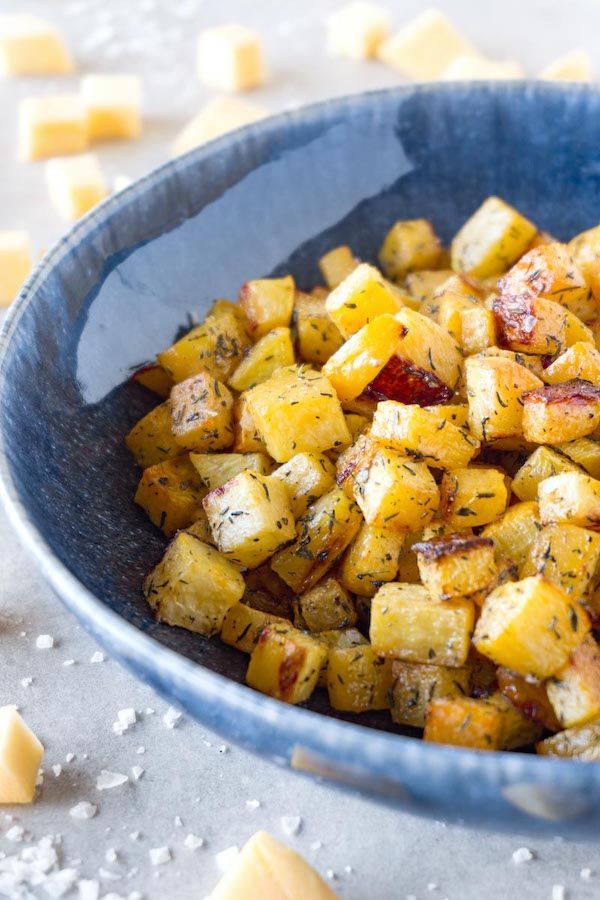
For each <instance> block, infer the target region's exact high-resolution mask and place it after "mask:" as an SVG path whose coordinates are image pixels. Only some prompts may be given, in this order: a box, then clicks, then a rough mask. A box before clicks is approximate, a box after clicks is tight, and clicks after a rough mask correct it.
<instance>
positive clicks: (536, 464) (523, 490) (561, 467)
mask: <svg viewBox="0 0 600 900" xmlns="http://www.w3.org/2000/svg"><path fill="white" fill-rule="evenodd" d="M561 472H581V469H580V468H579V466H577V465H576V464H575V463H574V462H572V461H571V460H570V459H569V458H568V457H566V456H564V455H563V454H562V453H559V452H558V451H556V450H553V449H552V447H538V448H537V449H536V450H534V451H533V453H532V454H531V456H530V457H529V458H528V459H527V460H525V462H524V463H523V465H522V466H521V468H520V469H519V470H518V472H517V473H516V474H515V477H514V478H513V481H512V485H511V487H512V492H513V494H516V496H517V497H518V498H519V500H537V495H538V486H539V485H540V484H541V482H542V481H545V479H546V478H550V477H551V476H552V475H559V474H560V473H561Z"/></svg>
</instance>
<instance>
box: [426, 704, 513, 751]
mask: <svg viewBox="0 0 600 900" xmlns="http://www.w3.org/2000/svg"><path fill="white" fill-rule="evenodd" d="M502 731H503V720H502V713H501V712H500V710H499V709H498V707H497V706H496V705H495V704H494V703H491V702H490V700H479V699H473V698H471V697H461V696H455V697H439V698H437V699H433V700H432V701H431V702H430V703H429V706H428V708H427V713H426V718H425V730H424V732H423V740H425V741H431V742H433V743H434V744H451V745H453V746H456V747H469V748H470V749H471V750H500V749H501V746H502Z"/></svg>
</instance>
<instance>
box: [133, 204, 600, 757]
mask: <svg viewBox="0 0 600 900" xmlns="http://www.w3.org/2000/svg"><path fill="white" fill-rule="evenodd" d="M319 263H320V268H321V271H322V274H323V280H324V283H325V284H324V286H318V287H315V288H313V289H312V290H311V291H310V292H309V293H306V292H304V291H301V290H299V289H298V287H297V286H296V284H295V282H294V280H293V278H292V277H290V276H287V277H284V278H268V279H259V280H255V281H249V282H247V283H246V284H245V285H243V287H242V288H241V291H240V296H239V301H238V302H237V303H232V302H229V301H227V300H217V301H216V302H215V303H214V305H213V307H212V309H211V310H210V312H209V314H208V316H207V318H206V319H205V321H204V322H203V323H202V324H201V325H198V326H196V327H194V328H192V329H191V331H190V332H189V333H188V334H186V335H185V336H184V337H183V338H181V339H180V340H178V341H177V342H176V343H175V344H173V345H172V346H171V347H169V348H168V349H166V350H164V351H163V352H162V353H159V354H158V357H157V359H156V361H155V362H154V363H152V364H151V365H149V366H146V367H145V368H144V369H142V370H140V371H139V372H137V373H136V374H135V376H134V379H135V380H136V381H137V382H138V383H139V384H140V385H143V386H144V387H146V388H148V389H150V390H151V391H154V393H155V394H158V395H159V396H161V397H162V398H163V402H162V403H161V404H160V405H158V406H156V408H155V409H153V410H152V411H151V412H150V413H148V415H146V416H145V417H144V418H143V419H142V420H141V421H139V422H138V423H137V424H136V425H135V426H134V427H133V428H132V430H131V431H130V432H129V434H128V435H127V438H126V441H127V445H128V447H129V449H130V450H131V452H132V453H133V454H134V456H135V458H136V460H137V462H138V463H139V465H140V466H141V467H142V469H143V474H142V477H141V480H140V482H139V486H138V489H137V492H136V495H135V501H136V503H138V504H139V506H141V507H142V509H144V510H145V511H146V513H147V514H148V516H149V517H150V519H151V521H152V522H153V523H154V524H155V525H156V526H157V527H158V528H160V529H162V531H163V532H164V534H165V535H166V536H167V537H168V538H169V539H170V543H169V544H168V547H167V549H166V551H165V554H164V556H163V558H162V560H161V561H160V562H159V563H158V565H157V566H156V568H155V569H154V570H153V571H152V572H151V573H150V574H149V575H148V577H147V579H146V581H145V584H144V592H145V596H146V598H147V600H148V603H149V604H150V606H151V608H152V609H153V610H154V613H155V615H156V617H157V619H158V620H159V621H162V622H166V623H168V624H170V625H176V626H179V627H182V628H187V629H189V630H190V631H194V632H198V633H200V634H203V635H206V636H211V635H220V637H221V640H223V641H224V642H225V643H226V644H229V645H231V646H232V647H236V648H238V649H239V650H241V651H242V652H244V653H247V654H249V656H250V661H249V665H248V671H247V682H248V684H249V685H251V686H252V687H253V688H256V689H257V690H259V691H262V692H264V693H266V694H269V695H270V696H272V697H276V698H278V699H280V700H284V701H287V702H289V703H302V702H304V701H306V700H308V698H309V697H310V696H311V694H312V693H313V691H314V690H316V689H319V688H324V689H326V690H327V691H328V694H329V701H330V704H331V706H332V707H333V708H334V709H336V710H341V711H344V712H349V713H361V712H365V711H368V710H390V712H391V716H392V719H393V721H394V722H395V723H398V724H399V725H403V726H404V725H408V726H413V727H415V728H419V729H423V737H424V739H425V740H428V741H436V742H441V743H444V744H456V745H460V746H463V747H470V748H475V749H479V750H511V749H515V748H519V747H528V746H531V745H532V744H535V746H536V748H537V751H538V752H539V753H541V754H544V755H550V756H567V757H576V758H578V759H592V760H593V759H600V647H599V646H598V643H597V641H596V638H595V636H594V630H593V629H594V626H595V624H598V623H600V587H599V584H600V577H599V576H600V352H599V350H598V349H597V343H598V342H600V226H598V227H596V228H592V229H591V230H589V231H586V232H584V233H583V234H580V235H578V236H577V237H575V238H573V240H572V241H571V242H570V243H569V244H563V243H559V242H557V241H555V240H554V239H553V238H552V237H551V236H550V235H548V234H546V233H545V232H543V231H540V230H539V229H538V228H537V227H536V225H534V224H533V223H532V222H530V221H528V219H526V218H525V217H524V216H523V215H521V214H520V213H519V212H517V210H515V209H513V208H512V207H511V206H509V205H508V204H507V203H505V202H504V201H503V200H501V199H499V198H497V197H490V198H488V199H487V200H486V201H485V202H484V203H483V204H482V206H481V207H480V208H479V209H478V210H477V211H476V212H475V213H474V214H473V215H472V217H471V218H470V219H469V220H468V221H467V222H466V223H465V224H464V225H463V227H462V228H461V229H460V231H459V232H458V234H457V235H456V236H455V237H454V240H453V241H452V244H451V247H450V250H449V251H448V250H445V249H444V248H443V246H442V245H441V242H440V241H439V239H438V237H437V236H436V234H435V232H434V230H433V228H432V226H431V224H430V223H429V222H428V221H426V220H424V219H418V220H411V221H399V222H396V224H394V225H393V226H392V228H391V229H390V231H389V233H388V234H387V236H386V237H385V240H384V242H383V246H382V247H381V251H380V254H379V263H380V269H378V268H376V267H375V266H373V265H370V264H369V263H366V262H360V261H359V260H358V259H356V258H355V257H354V255H353V254H352V252H351V250H350V249H349V248H348V247H345V246H344V247H336V248H335V249H333V250H331V251H330V252H329V253H327V254H326V255H325V256H324V257H323V258H322V259H321V260H320V261H319Z"/></svg>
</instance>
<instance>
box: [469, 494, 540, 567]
mask: <svg viewBox="0 0 600 900" xmlns="http://www.w3.org/2000/svg"><path fill="white" fill-rule="evenodd" d="M541 527H542V523H541V522H540V513H539V509H538V505H537V503H535V502H534V501H533V500H530V501H528V502H525V503H515V505H514V506H509V508H508V509H507V510H506V512H505V513H504V515H503V516H502V518H500V519H498V520H497V521H496V522H492V523H491V524H490V525H486V527H485V528H484V529H483V531H482V532H481V536H482V537H486V538H491V540H492V541H493V542H494V548H495V550H496V559H502V558H505V559H510V560H511V562H514V563H515V564H516V565H517V566H518V567H519V568H520V567H521V566H522V565H523V563H524V562H525V561H526V560H527V559H528V557H529V554H530V553H531V548H532V547H533V545H534V543H535V541H536V538H537V536H538V533H539V531H540V529H541Z"/></svg>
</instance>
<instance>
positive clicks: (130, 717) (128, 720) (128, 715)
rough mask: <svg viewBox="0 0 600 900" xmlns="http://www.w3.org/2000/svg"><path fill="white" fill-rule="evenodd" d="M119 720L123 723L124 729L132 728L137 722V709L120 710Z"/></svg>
mask: <svg viewBox="0 0 600 900" xmlns="http://www.w3.org/2000/svg"><path fill="white" fill-rule="evenodd" d="M117 719H118V720H119V722H120V723H121V725H122V726H123V727H124V728H130V727H131V726H132V725H135V723H136V722H137V716H136V713H135V709H133V707H127V709H120V710H119V711H118V713H117Z"/></svg>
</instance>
